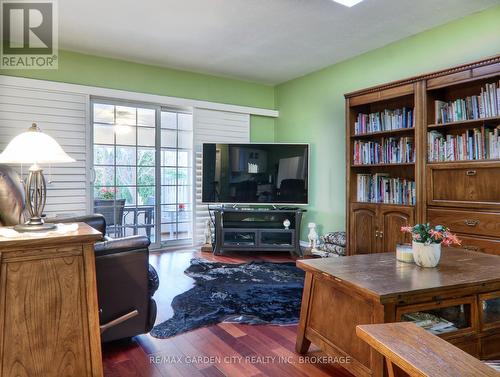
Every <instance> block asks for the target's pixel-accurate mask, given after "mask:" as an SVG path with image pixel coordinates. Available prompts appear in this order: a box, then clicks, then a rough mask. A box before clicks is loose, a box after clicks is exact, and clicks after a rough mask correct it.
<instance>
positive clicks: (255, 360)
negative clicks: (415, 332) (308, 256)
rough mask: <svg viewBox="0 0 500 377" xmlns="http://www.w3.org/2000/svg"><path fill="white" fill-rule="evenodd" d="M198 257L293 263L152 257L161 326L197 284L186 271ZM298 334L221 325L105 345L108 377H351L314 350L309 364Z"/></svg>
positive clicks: (292, 329) (277, 257)
mask: <svg viewBox="0 0 500 377" xmlns="http://www.w3.org/2000/svg"><path fill="white" fill-rule="evenodd" d="M196 256H197V257H203V258H205V259H208V260H213V261H220V262H229V263H241V262H245V261H249V260H266V261H273V262H289V261H291V260H292V259H291V258H290V257H289V256H287V255H285V254H274V255H273V254H267V253H266V254H263V255H262V256H255V255H250V254H248V255H244V254H234V255H231V256H217V257H216V256H213V255H212V254H211V253H200V252H197V251H194V250H185V251H175V252H163V253H151V255H150V262H151V264H152V265H153V266H155V268H156V269H157V271H158V274H159V275H160V288H159V290H158V292H156V294H155V300H156V302H157V304H158V317H157V319H156V323H161V322H163V321H165V320H166V319H168V318H170V317H171V316H172V314H173V313H172V308H171V306H170V303H171V301H172V299H173V298H174V297H175V296H176V295H178V294H180V293H182V292H184V291H186V290H188V289H190V288H191V287H192V285H193V280H192V279H191V278H189V277H187V276H186V275H184V270H185V269H186V268H187V267H188V266H189V262H190V260H191V258H193V257H196ZM296 329H297V326H271V325H257V326H250V325H238V324H229V323H221V324H219V325H215V326H210V327H205V328H201V329H198V330H195V331H191V332H189V333H185V334H181V335H178V336H175V337H173V338H169V339H156V338H153V337H152V336H150V335H141V336H137V337H135V338H133V339H132V340H131V341H120V342H113V343H108V344H105V345H103V362H104V374H105V376H107V377H125V376H126V377H129V376H140V377H170V376H172V377H174V376H179V377H196V376H199V377H220V376H230V377H233V376H235V377H239V376H241V377H246V376H252V377H261V376H290V377H306V376H311V377H313V376H318V377H323V376H338V377H348V376H350V374H349V373H347V372H346V371H345V370H344V369H343V368H341V367H340V366H335V365H333V364H328V363H327V361H328V360H327V359H326V357H325V355H324V354H323V353H321V352H320V351H318V350H314V349H312V351H311V352H309V353H308V354H307V355H306V357H307V358H308V359H306V357H303V356H300V355H298V354H296V353H295V352H294V348H295V337H296ZM322 357H323V359H322Z"/></svg>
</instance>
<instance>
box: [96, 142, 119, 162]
mask: <svg viewBox="0 0 500 377" xmlns="http://www.w3.org/2000/svg"><path fill="white" fill-rule="evenodd" d="M114 163H115V148H114V147H108V146H105V145H95V146H94V164H95V165H113V164H114Z"/></svg>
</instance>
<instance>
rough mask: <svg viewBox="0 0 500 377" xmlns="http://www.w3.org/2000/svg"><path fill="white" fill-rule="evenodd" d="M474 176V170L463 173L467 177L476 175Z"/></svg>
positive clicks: (475, 172)
mask: <svg viewBox="0 0 500 377" xmlns="http://www.w3.org/2000/svg"><path fill="white" fill-rule="evenodd" d="M476 174H477V171H476V170H467V171H466V172H465V175H468V176H472V175H476Z"/></svg>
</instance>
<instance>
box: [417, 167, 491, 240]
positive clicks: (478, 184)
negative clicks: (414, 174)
mask: <svg viewBox="0 0 500 377" xmlns="http://www.w3.org/2000/svg"><path fill="white" fill-rule="evenodd" d="M465 164H466V165H467V166H464V163H455V164H453V163H445V164H439V165H429V168H428V177H429V183H428V193H427V196H428V202H429V205H431V206H443V207H464V208H496V209H498V208H500V184H495V183H497V182H500V166H499V164H498V163H488V162H486V163H481V162H470V163H465ZM457 231H458V230H457Z"/></svg>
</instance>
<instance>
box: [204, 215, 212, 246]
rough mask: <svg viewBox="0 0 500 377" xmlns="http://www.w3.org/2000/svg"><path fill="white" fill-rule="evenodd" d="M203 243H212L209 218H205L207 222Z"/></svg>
mask: <svg viewBox="0 0 500 377" xmlns="http://www.w3.org/2000/svg"><path fill="white" fill-rule="evenodd" d="M204 235H205V244H206V245H210V244H212V224H211V221H210V220H207V224H206V226H205V233H204Z"/></svg>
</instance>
